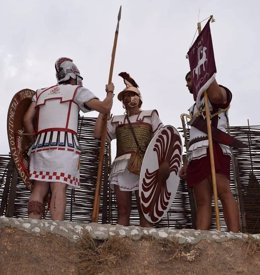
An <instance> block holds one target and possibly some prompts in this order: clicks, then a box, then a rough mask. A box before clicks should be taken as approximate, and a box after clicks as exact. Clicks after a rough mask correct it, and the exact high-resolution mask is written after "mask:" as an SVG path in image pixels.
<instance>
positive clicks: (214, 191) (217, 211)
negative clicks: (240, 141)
mask: <svg viewBox="0 0 260 275" xmlns="http://www.w3.org/2000/svg"><path fill="white" fill-rule="evenodd" d="M197 28H198V32H199V33H200V32H201V23H200V22H199V23H198V24H197ZM204 101H205V111H206V120H207V129H208V141H209V156H210V166H211V177H212V188H213V195H214V207H215V214H216V225H217V230H218V231H220V223H219V209H218V191H217V181H216V169H215V160H214V150H213V141H212V131H211V120H210V111H209V99H208V94H207V91H205V93H204Z"/></svg>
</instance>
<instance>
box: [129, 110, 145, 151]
mask: <svg viewBox="0 0 260 275" xmlns="http://www.w3.org/2000/svg"><path fill="white" fill-rule="evenodd" d="M126 119H127V121H128V124H129V127H130V130H131V132H132V135H133V137H134V140H135V143H136V145H137V148H138V150H139V152H140V153H143V150H142V149H141V147H140V145H139V143H138V140H137V138H136V135H135V132H134V129H133V126H132V123H131V122H130V119H129V117H128V115H126Z"/></svg>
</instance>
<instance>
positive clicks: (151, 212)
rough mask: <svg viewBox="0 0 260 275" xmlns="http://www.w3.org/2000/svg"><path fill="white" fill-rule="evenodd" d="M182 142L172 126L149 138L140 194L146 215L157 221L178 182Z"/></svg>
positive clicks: (151, 221) (152, 220) (165, 210)
mask: <svg viewBox="0 0 260 275" xmlns="http://www.w3.org/2000/svg"><path fill="white" fill-rule="evenodd" d="M181 156H182V142H181V137H180V134H179V132H178V131H177V130H176V129H175V128H174V127H173V126H171V125H166V126H164V127H162V128H161V129H160V130H159V131H157V132H156V133H155V135H154V137H153V138H152V140H151V141H150V143H149V145H148V147H147V149H146V152H145V155H144V159H143V163H142V168H141V173H140V181H139V196H140V203H141V208H142V211H143V213H144V216H145V218H146V219H147V221H149V222H150V223H158V222H159V221H160V220H161V219H162V218H163V216H164V215H165V214H166V213H167V211H168V210H169V208H170V207H171V204H172V202H173V200H174V197H175V195H176V193H177V188H178V185H179V181H180V179H179V170H180V167H181Z"/></svg>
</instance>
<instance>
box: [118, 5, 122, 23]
mask: <svg viewBox="0 0 260 275" xmlns="http://www.w3.org/2000/svg"><path fill="white" fill-rule="evenodd" d="M121 10H122V6H120V8H119V12H118V16H117V20H118V21H120V19H121Z"/></svg>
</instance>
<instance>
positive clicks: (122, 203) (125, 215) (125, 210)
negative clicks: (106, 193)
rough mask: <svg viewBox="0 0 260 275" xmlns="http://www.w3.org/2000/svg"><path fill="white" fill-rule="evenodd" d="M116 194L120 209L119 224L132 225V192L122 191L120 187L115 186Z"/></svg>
mask: <svg viewBox="0 0 260 275" xmlns="http://www.w3.org/2000/svg"><path fill="white" fill-rule="evenodd" d="M115 194H116V201H117V207H118V221H117V223H118V224H121V225H125V226H128V225H129V223H130V213H131V201H132V192H129V191H121V190H120V188H119V186H117V185H115Z"/></svg>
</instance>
